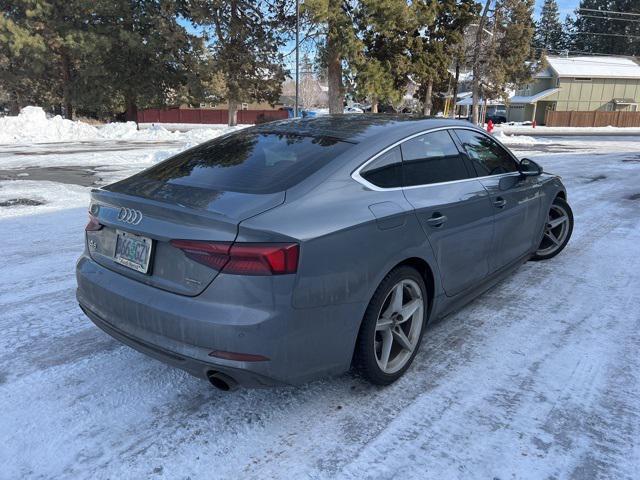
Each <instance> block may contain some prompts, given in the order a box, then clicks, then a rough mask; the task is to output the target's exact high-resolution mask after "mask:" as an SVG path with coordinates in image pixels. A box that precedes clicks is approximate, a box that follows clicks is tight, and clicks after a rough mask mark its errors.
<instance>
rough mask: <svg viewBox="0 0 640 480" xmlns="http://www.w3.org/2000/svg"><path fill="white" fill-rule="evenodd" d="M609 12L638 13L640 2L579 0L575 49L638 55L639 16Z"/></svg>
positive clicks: (629, 0)
mask: <svg viewBox="0 0 640 480" xmlns="http://www.w3.org/2000/svg"><path fill="white" fill-rule="evenodd" d="M581 9H590V10H589V11H586V10H581ZM591 10H601V12H594V11H591ZM611 12H622V13H640V2H638V0H581V1H580V5H579V7H578V9H577V10H576V18H575V21H574V25H573V30H574V31H573V36H574V47H575V49H576V50H578V51H583V52H589V53H597V54H607V55H631V56H638V55H640V22H637V21H636V20H637V19H638V17H637V16H625V15H624V14H620V13H611Z"/></svg>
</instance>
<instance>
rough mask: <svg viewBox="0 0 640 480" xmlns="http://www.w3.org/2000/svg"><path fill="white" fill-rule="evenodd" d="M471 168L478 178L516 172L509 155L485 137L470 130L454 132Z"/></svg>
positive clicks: (513, 161) (514, 164) (515, 165)
mask: <svg viewBox="0 0 640 480" xmlns="http://www.w3.org/2000/svg"><path fill="white" fill-rule="evenodd" d="M456 134H457V135H458V138H459V139H460V141H461V142H462V145H463V146H464V149H465V150H466V152H467V154H468V155H469V158H470V159H471V161H472V162H473V166H474V168H475V169H476V172H477V173H478V176H480V177H486V176H489V175H500V174H502V173H511V172H517V171H518V165H517V164H516V162H515V160H514V159H513V158H512V157H511V155H509V153H508V152H507V151H506V150H505V149H504V148H502V147H501V146H500V145H498V143H497V142H496V141H494V140H492V139H491V138H489V137H488V136H487V135H484V134H483V133H480V132H474V131H472V130H462V129H460V130H456Z"/></svg>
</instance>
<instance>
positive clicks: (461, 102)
mask: <svg viewBox="0 0 640 480" xmlns="http://www.w3.org/2000/svg"><path fill="white" fill-rule="evenodd" d="M483 103H484V100H482V99H479V100H478V105H482V104H483ZM456 105H458V106H465V105H473V97H466V98H463V99H462V100H458V101H457V102H456ZM487 105H489V106H494V105H504V100H502V99H498V100H489V101H487Z"/></svg>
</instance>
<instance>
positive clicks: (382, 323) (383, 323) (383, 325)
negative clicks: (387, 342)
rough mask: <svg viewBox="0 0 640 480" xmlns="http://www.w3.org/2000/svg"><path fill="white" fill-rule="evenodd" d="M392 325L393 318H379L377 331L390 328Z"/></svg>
mask: <svg viewBox="0 0 640 480" xmlns="http://www.w3.org/2000/svg"><path fill="white" fill-rule="evenodd" d="M391 325H393V320H391V319H390V318H384V317H383V318H379V319H378V321H377V322H376V331H377V332H379V331H380V330H388V329H389V328H390V327H391Z"/></svg>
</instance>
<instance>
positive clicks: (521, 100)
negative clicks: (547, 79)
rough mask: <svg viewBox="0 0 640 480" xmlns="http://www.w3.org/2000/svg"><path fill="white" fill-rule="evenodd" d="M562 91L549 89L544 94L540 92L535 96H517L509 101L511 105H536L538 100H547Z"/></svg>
mask: <svg viewBox="0 0 640 480" xmlns="http://www.w3.org/2000/svg"><path fill="white" fill-rule="evenodd" d="M558 91H560V89H559V88H549V89H547V90H543V91H542V92H538V93H536V94H535V95H526V96H525V95H515V96H513V97H511V98H510V99H509V103H525V104H527V103H536V102H537V101H538V100H542V99H543V98H547V97H548V96H550V95H553V94H554V93H556V92H558Z"/></svg>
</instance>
